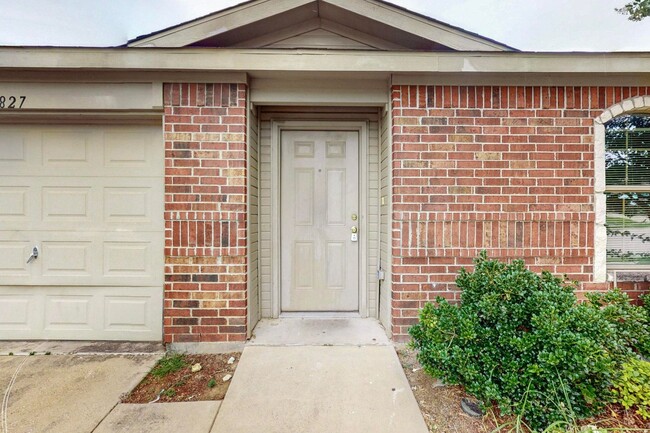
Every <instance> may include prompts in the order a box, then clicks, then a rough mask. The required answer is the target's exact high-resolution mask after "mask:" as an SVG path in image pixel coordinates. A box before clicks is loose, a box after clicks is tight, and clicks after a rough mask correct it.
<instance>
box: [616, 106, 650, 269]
mask: <svg viewBox="0 0 650 433" xmlns="http://www.w3.org/2000/svg"><path fill="white" fill-rule="evenodd" d="M605 182H606V186H605V198H606V203H607V204H606V206H607V214H606V229H607V266H608V268H610V267H612V268H617V267H620V268H636V267H646V268H647V267H650V116H622V117H618V118H616V119H612V120H611V121H609V122H607V124H606V125H605Z"/></svg>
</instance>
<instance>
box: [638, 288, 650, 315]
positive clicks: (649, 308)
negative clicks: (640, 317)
mask: <svg viewBox="0 0 650 433" xmlns="http://www.w3.org/2000/svg"><path fill="white" fill-rule="evenodd" d="M639 299H641V302H642V304H641V306H642V307H643V309H644V310H645V315H646V317H647V318H648V320H650V293H645V294H643V295H641V296H639Z"/></svg>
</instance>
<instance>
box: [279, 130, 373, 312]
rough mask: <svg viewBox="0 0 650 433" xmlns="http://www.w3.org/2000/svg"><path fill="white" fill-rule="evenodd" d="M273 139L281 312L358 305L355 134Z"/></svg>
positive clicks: (311, 133)
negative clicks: (277, 176)
mask: <svg viewBox="0 0 650 433" xmlns="http://www.w3.org/2000/svg"><path fill="white" fill-rule="evenodd" d="M280 141H281V143H280V148H281V149H280V153H281V162H280V165H281V169H280V170H281V177H280V185H281V187H280V190H281V191H280V202H281V206H280V213H281V214H280V219H281V224H280V230H281V285H282V286H281V305H282V311H358V310H359V241H360V239H361V236H363V233H358V232H357V233H356V237H357V238H356V239H353V232H354V231H355V230H356V231H358V227H360V225H359V172H358V160H359V159H358V155H359V133H358V132H357V131H283V132H282V136H281V140H280Z"/></svg>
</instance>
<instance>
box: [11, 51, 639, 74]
mask: <svg viewBox="0 0 650 433" xmlns="http://www.w3.org/2000/svg"><path fill="white" fill-rule="evenodd" d="M0 70H5V71H18V70H23V71H24V70H75V71H81V70H85V71H158V72H161V71H177V72H190V71H195V72H244V73H247V74H250V75H252V76H256V75H260V76H262V75H264V76H270V75H274V74H275V75H278V76H285V77H286V76H287V74H291V73H303V74H304V73H307V74H330V73H342V74H347V75H355V74H358V75H360V76H364V75H365V74H416V75H417V74H432V73H455V74H465V75H471V74H474V73H476V74H479V73H509V74H533V73H537V74H548V73H591V74H645V75H650V53H525V52H507V53H505V52H501V53H500V52H462V53H460V52H443V53H437V52H436V53H432V52H384V51H361V52H359V51H335V50H268V49H261V50H252V49H218V50H216V49H201V48H195V49H146V48H142V49H137V50H132V49H125V48H112V49H106V48H13V47H11V48H10V47H4V48H0Z"/></svg>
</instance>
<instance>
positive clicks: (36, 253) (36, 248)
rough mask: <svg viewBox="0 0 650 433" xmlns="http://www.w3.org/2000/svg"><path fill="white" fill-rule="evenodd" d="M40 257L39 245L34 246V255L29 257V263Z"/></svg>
mask: <svg viewBox="0 0 650 433" xmlns="http://www.w3.org/2000/svg"><path fill="white" fill-rule="evenodd" d="M37 258H38V247H34V249H33V250H32V255H31V256H29V258H28V259H27V263H31V262H33V261H34V260H36V259H37Z"/></svg>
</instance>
